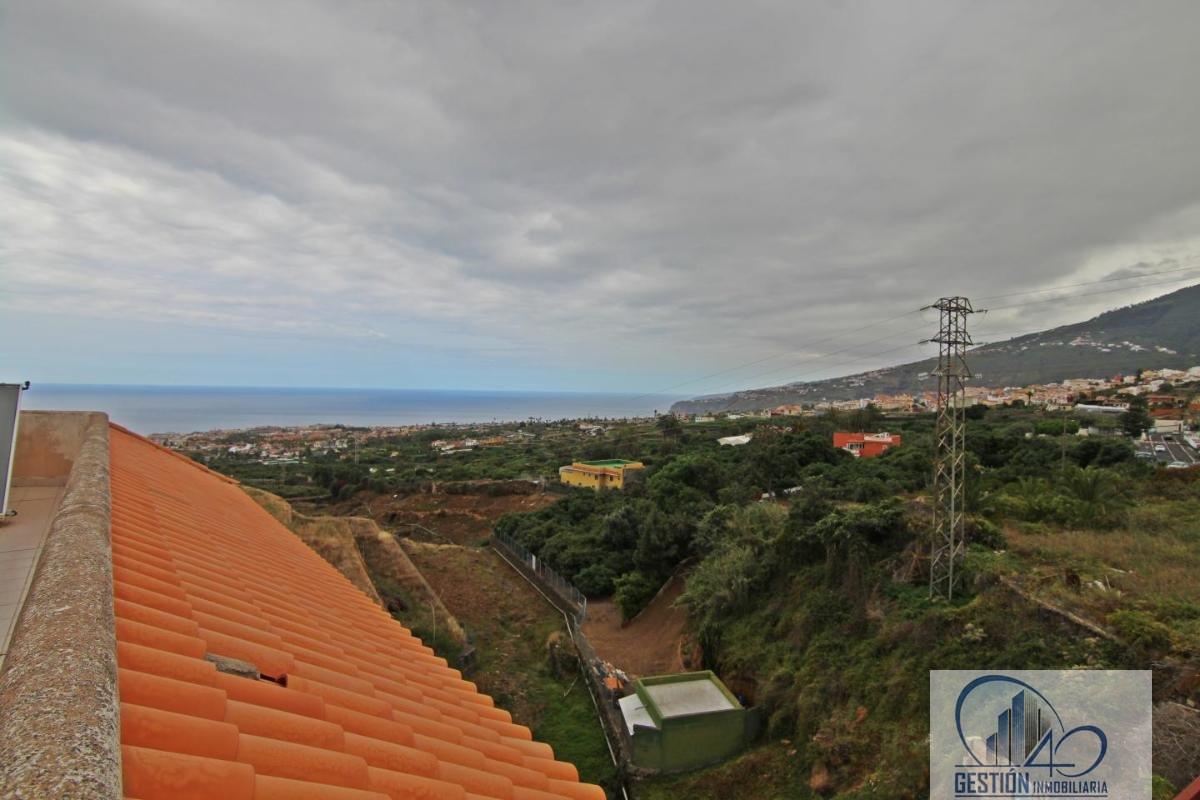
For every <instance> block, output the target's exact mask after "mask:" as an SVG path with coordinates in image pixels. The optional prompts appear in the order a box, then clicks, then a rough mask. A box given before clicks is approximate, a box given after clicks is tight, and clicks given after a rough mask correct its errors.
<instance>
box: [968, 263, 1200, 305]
mask: <svg viewBox="0 0 1200 800" xmlns="http://www.w3.org/2000/svg"><path fill="white" fill-rule="evenodd" d="M1196 271H1200V267H1179V268H1177V269H1164V270H1159V271H1158V272H1143V273H1142V274H1141V275H1129V276H1127V277H1124V278H1102V279H1100V280H1096V281H1084V282H1083V283H1068V284H1064V285H1062V286H1050V287H1047V288H1045V289H1030V290H1028V291H1024V292H1008V293H1007V294H991V295H985V296H984V297H980V298H978V299H979V300H1000V299H1003V298H1005V297H1017V296H1019V295H1023V294H1040V293H1042V292H1057V291H1060V290H1062V289H1075V288H1078V287H1080V286H1095V285H1096V284H1100V283H1113V282H1115V281H1134V280H1141V279H1142V278H1152V277H1154V276H1155V275H1169V274H1171V273H1173V272H1196ZM1129 288H1134V287H1129Z"/></svg>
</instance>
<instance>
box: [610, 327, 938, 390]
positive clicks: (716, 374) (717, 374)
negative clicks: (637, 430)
mask: <svg viewBox="0 0 1200 800" xmlns="http://www.w3.org/2000/svg"><path fill="white" fill-rule="evenodd" d="M922 310H923V309H920V308H914V309H912V310H911V311H905V312H904V313H902V314H896V315H895V316H892V317H887V318H886V319H881V320H878V321H876V322H872V323H870V324H868V325H862V326H860V327H857V328H848V329H846V330H841V331H835V332H834V333H832V334H830V335H828V336H826V337H824V338H822V339H817V340H816V341H814V342H811V343H809V346H813V345H818V344H824V343H825V342H830V341H833V340H835V339H840V338H841V337H843V336H849V335H850V334H853V333H860V332H861V331H865V330H870V329H871V328H877V327H879V326H880V325H886V324H887V323H889V322H895V321H896V320H898V319H903V318H904V317H908V316H911V315H913V314H919V313H921V311H922ZM885 338H888V337H885ZM861 344H870V342H862V343H861ZM797 352H798V351H796V350H784V351H780V352H778V353H774V354H772V355H769V356H763V357H762V358H757V359H755V360H753V361H747V362H745V363H742V364H737V365H735V366H732V367H729V368H728V369H723V370H719V371H717V372H713V373H710V374H708V375H702V376H701V377H699V378H691V379H689V380H686V381H682V382H680V383H676V384H674V385H672V386H668V387H666V388H665V389H658V390H656V391H652V392H646V393H645V394H640V395H637V396H636V397H633V398H631V399H630V402H631V403H636V402H637V401H639V400H643V399H645V398H647V397H653V396H655V395H661V394H666V393H667V392H671V391H674V390H675V389H679V388H682V387H684V386H690V385H691V384H694V383H700V382H701V381H706V380H708V379H710V378H716V377H720V376H721V375H728V374H729V373H730V372H737V371H738V370H739V369H745V368H746V367H753V366H756V365H758V364H763V363H765V362H767V361H772V360H774V359H776V358H781V357H783V356H789V355H796V354H797ZM834 352H835V353H836V352H841V351H834ZM833 354H834V353H827V354H826V355H833ZM822 357H823V356H822ZM801 363H805V362H801ZM793 366H795V365H793ZM768 374H769V373H768ZM755 377H757V376H750V377H748V378H744V379H741V378H739V379H738V380H754V378H755ZM725 385H728V384H725ZM718 388H719V387H718ZM710 391H716V390H710Z"/></svg>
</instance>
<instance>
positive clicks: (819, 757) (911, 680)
mask: <svg viewBox="0 0 1200 800" xmlns="http://www.w3.org/2000/svg"><path fill="white" fill-rule="evenodd" d="M1197 502H1198V501H1195V500H1176V501H1164V502H1163V503H1161V504H1157V505H1154V506H1143V507H1141V508H1139V509H1138V510H1137V511H1135V513H1134V514H1133V516H1132V517H1131V519H1130V523H1129V526H1128V527H1127V528H1125V529H1120V530H1116V531H1107V532H1096V531H1067V530H1050V529H1046V528H1044V527H1039V526H1026V528H1027V529H1026V530H1021V529H1016V528H1014V529H1012V531H1011V540H1010V547H1009V549H1008V551H1006V552H992V551H986V550H982V549H975V550H972V552H971V553H970V554H969V557H968V565H969V567H970V571H971V572H972V573H973V574H974V575H975V576H978V577H977V578H976V579H975V580H974V583H975V585H976V586H979V587H982V588H980V589H979V590H978V591H977V592H976V593H975V594H974V595H973V596H972V597H970V598H964V599H963V600H962V601H961V602H958V603H955V604H954V605H952V606H947V605H931V604H930V603H929V601H928V600H927V598H926V591H925V590H924V589H923V588H921V587H918V586H907V585H902V584H897V583H894V582H893V581H892V580H891V579H890V577H889V576H888V574H887V570H886V569H885V568H883V567H885V566H886V565H885V564H876V565H875V570H874V575H873V576H872V580H871V581H870V582H869V584H868V585H874V586H876V587H877V588H876V590H875V591H874V592H873V593H872V594H871V595H870V597H869V598H868V599H867V600H866V602H865V603H864V604H863V606H862V609H861V613H860V612H858V611H855V610H852V608H851V606H852V605H853V604H852V603H849V602H847V600H846V599H845V597H844V596H843V595H842V594H841V593H840V591H839V589H838V587H836V586H834V587H831V586H829V585H828V584H827V582H826V581H825V579H824V575H823V573H822V569H821V568H820V567H809V568H805V569H802V570H800V571H799V572H797V573H795V574H793V575H791V576H789V577H788V578H787V579H785V580H780V581H777V582H776V583H775V585H773V586H772V587H771V589H770V591H768V592H764V593H763V599H762V601H761V602H759V603H758V604H757V605H755V606H754V607H753V608H752V609H751V610H749V611H748V612H746V613H744V614H741V615H740V616H737V617H736V618H734V619H731V620H730V621H729V624H728V626H727V628H726V630H725V631H724V634H723V636H722V639H721V642H720V646H719V664H718V666H719V667H720V669H721V671H722V673H723V674H726V675H732V676H738V677H748V676H753V677H754V678H756V679H757V680H758V681H759V686H760V696H759V698H758V701H759V702H760V703H763V704H764V705H766V706H767V707H768V709H769V710H770V712H771V722H770V728H771V731H770V736H771V737H772V738H773V739H774V740H773V741H770V743H768V744H766V745H763V746H760V747H758V748H755V749H754V750H751V751H750V752H748V753H747V754H745V755H743V756H742V757H740V758H738V759H735V760H733V761H730V762H727V763H726V764H723V765H719V766H717V767H714V768H711V769H709V770H706V771H704V772H700V773H695V774H692V775H684V776H676V777H665V778H657V779H654V780H651V781H649V782H647V783H645V784H644V785H643V787H642V790H641V791H639V797H645V798H651V799H652V800H666V799H667V798H678V797H688V798H697V799H698V800H702V799H703V798H712V800H716V799H717V798H722V799H723V800H724V799H725V798H730V799H732V800H738V799H740V798H745V799H746V800H749V799H750V798H768V797H771V798H774V797H781V798H783V797H797V798H807V797H814V796H817V794H816V793H815V792H814V791H813V789H812V788H811V787H820V786H821V785H822V784H824V787H825V788H826V790H827V792H826V794H825V796H835V797H838V798H842V799H843V800H851V799H852V798H853V799H855V800H857V799H859V798H906V797H912V798H916V797H920V796H922V794H923V792H924V791H925V787H926V786H927V780H928V777H927V774H926V771H927V767H926V765H927V763H928V751H927V745H926V736H927V733H928V702H929V699H928V670H930V669H955V668H959V669H978V668H988V667H995V668H1061V667H1065V666H1073V665H1089V666H1109V667H1119V668H1122V667H1123V668H1133V667H1141V668H1144V667H1145V666H1146V665H1147V660H1148V657H1147V656H1146V654H1144V653H1140V652H1139V651H1138V649H1137V648H1136V647H1129V646H1125V645H1123V644H1115V643H1112V642H1109V641H1107V640H1105V639H1103V638H1101V637H1095V636H1088V635H1085V634H1082V633H1081V632H1080V631H1079V629H1078V628H1076V627H1074V626H1073V625H1070V624H1069V623H1066V622H1065V621H1063V620H1062V619H1061V618H1059V617H1057V616H1056V615H1053V614H1047V613H1045V612H1041V611H1039V610H1037V609H1035V608H1033V607H1031V606H1030V604H1029V603H1027V602H1025V601H1023V600H1021V599H1019V598H1017V597H1015V596H1014V595H1013V593H1012V592H1011V591H1009V590H1008V589H1006V588H1004V587H1003V586H1002V585H1000V584H999V582H998V581H997V580H996V579H997V578H999V577H1000V576H1016V577H1017V578H1018V579H1019V580H1020V581H1021V583H1022V585H1023V586H1024V587H1026V588H1028V589H1032V590H1033V593H1034V594H1035V595H1037V596H1039V597H1045V598H1046V599H1048V600H1051V601H1052V602H1054V603H1055V604H1056V605H1060V606H1063V607H1066V608H1068V609H1070V610H1072V611H1074V612H1076V613H1079V614H1080V615H1082V616H1086V617H1088V618H1090V619H1094V620H1096V621H1097V622H1099V623H1101V624H1105V623H1107V622H1108V621H1109V618H1110V617H1111V615H1112V614H1113V613H1114V612H1116V611H1120V610H1136V611H1139V612H1141V613H1143V614H1145V615H1146V616H1147V617H1148V618H1150V619H1151V620H1152V621H1155V622H1162V623H1164V624H1166V625H1168V626H1169V627H1170V629H1171V630H1172V631H1173V645H1172V648H1173V649H1174V650H1175V652H1176V654H1177V655H1178V654H1181V653H1188V652H1193V653H1194V652H1196V650H1197V646H1198V645H1200V637H1197V634H1198V633H1200V587H1198V585H1197V582H1196V581H1194V580H1188V578H1189V577H1190V576H1194V575H1195V574H1196V572H1197V570H1200V547H1197V545H1198V544H1200V533H1198V531H1200V525H1197V524H1196V523H1195V520H1196V519H1197V516H1196V513H1195V512H1196V511H1197V510H1200V508H1197ZM1112 568H1116V570H1121V572H1116V571H1114V570H1113V569H1112ZM1071 569H1074V570H1075V571H1077V572H1078V574H1079V575H1080V577H1081V578H1082V582H1083V583H1084V586H1083V588H1082V589H1080V590H1078V591H1076V590H1073V589H1071V588H1069V585H1068V582H1067V581H1066V580H1064V575H1066V574H1067V573H1068V571H1069V570H1071ZM1105 577H1107V580H1108V585H1109V586H1111V587H1112V588H1111V589H1106V590H1104V591H1101V590H1099V589H1096V588H1089V587H1088V586H1087V585H1086V584H1087V582H1088V581H1091V580H1096V579H1099V580H1104V579H1105ZM1110 627H1111V626H1110ZM1117 628H1118V630H1120V627H1119V626H1117Z"/></svg>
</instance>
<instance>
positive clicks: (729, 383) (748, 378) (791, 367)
mask: <svg viewBox="0 0 1200 800" xmlns="http://www.w3.org/2000/svg"><path fill="white" fill-rule="evenodd" d="M926 327H927V326H926V325H924V324H922V325H917V326H914V327H912V328H905V329H904V330H902V331H895V332H893V333H889V334H888V335H886V336H880V337H879V338H877V339H868V340H867V341H865V342H855V343H854V344H851V345H848V346H846V347H843V348H841V349H840V350H831V351H830V352H828V353H822V354H820V355H817V356H813V357H812V358H807V359H804V360H803V361H800V362H798V363H795V364H789V365H787V366H786V367H779V368H777V369H772V370H769V371H767V372H760V373H758V374H756V375H749V376H746V377H744V378H738V379H736V380H735V381H726V382H725V383H723V384H720V385H718V386H715V387H713V388H711V389H709V390H708V391H707V392H705V394H715V393H717V392H719V391H721V390H722V389H724V388H725V387H726V386H732V385H733V384H734V383H741V382H743V381H753V380H758V379H759V378H763V377H766V376H768V375H774V374H776V373H779V372H783V371H785V370H794V369H796V368H797V367H801V366H804V365H805V364H812V363H815V362H817V361H821V360H822V359H826V358H829V357H830V356H835V355H838V354H840V353H845V352H846V351H848V350H853V349H854V348H856V347H862V346H863V345H868V344H875V343H876V342H882V341H887V340H889V339H894V338H895V337H896V336H899V335H900V334H904V333H911V332H913V331H917V330H922V329H924V328H926ZM916 344H921V342H910V343H907V344H903V345H900V346H899V347H893V348H890V349H888V350H883V351H881V352H878V353H868V354H866V355H864V356H860V357H859V358H855V359H851V360H850V361H844V362H842V363H841V364H838V365H831V366H830V367H824V368H822V370H811V371H809V372H807V373H801V374H800V375H798V376H796V378H794V379H793V380H791V381H788V383H795V382H796V380H798V379H799V378H802V377H804V376H805V375H811V374H813V373H814V372H817V371H824V370H826V369H830V368H832V369H837V368H838V367H840V366H844V365H845V364H849V363H854V362H855V361H863V360H865V359H868V358H873V357H875V356H881V355H885V354H887V353H892V352H895V351H896V350H901V349H903V348H905V347H912V346H914V345H916Z"/></svg>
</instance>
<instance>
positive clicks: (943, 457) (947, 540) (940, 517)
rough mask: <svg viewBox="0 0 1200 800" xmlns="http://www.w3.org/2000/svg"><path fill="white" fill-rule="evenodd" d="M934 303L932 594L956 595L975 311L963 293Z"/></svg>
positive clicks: (963, 545) (961, 548) (930, 569)
mask: <svg viewBox="0 0 1200 800" xmlns="http://www.w3.org/2000/svg"><path fill="white" fill-rule="evenodd" d="M929 307H930V308H936V309H937V310H938V311H939V312H941V321H940V324H939V326H938V333H937V336H935V337H933V338H932V339H930V340H929V341H931V342H937V343H938V366H937V370H935V371H934V374H935V375H937V376H938V395H937V422H936V424H935V426H934V454H933V545H932V550H931V552H930V558H929V596H930V597H934V596H940V597H944V598H945V599H946V600H951V599H953V597H954V589H955V586H956V585H957V581H958V580H959V573H960V572H961V567H962V559H963V551H964V549H965V547H966V545H965V543H964V525H963V523H964V521H965V517H964V510H963V504H964V500H965V499H966V497H965V491H964V489H965V485H966V481H965V478H966V449H965V447H964V439H965V433H966V427H967V419H966V395H965V393H964V391H963V389H964V384H965V382H966V380H967V379H968V378H970V377H971V370H970V369H969V368H968V367H967V348H968V347H970V346H971V344H972V342H971V335H970V334H969V333H967V317H968V316H969V315H971V314H974V313H975V309H973V308H972V307H971V301H970V300H968V299H967V298H965V297H943V298H941V299H940V300H938V301H937V302H936V303H934V304H933V305H932V306H929Z"/></svg>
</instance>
